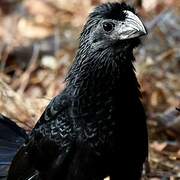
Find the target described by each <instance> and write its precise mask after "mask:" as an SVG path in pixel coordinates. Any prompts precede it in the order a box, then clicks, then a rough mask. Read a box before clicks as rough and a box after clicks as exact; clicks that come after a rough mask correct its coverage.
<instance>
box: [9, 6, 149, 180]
mask: <svg viewBox="0 0 180 180" xmlns="http://www.w3.org/2000/svg"><path fill="white" fill-rule="evenodd" d="M146 33H147V32H146V29H145V27H144V25H143V23H142V21H141V20H140V18H139V17H138V16H137V15H136V13H135V11H134V9H133V8H132V7H130V6H128V5H127V4H125V3H106V4H102V5H100V6H98V7H96V8H95V10H94V11H93V12H92V13H91V14H90V15H89V18H88V20H87V23H86V24H85V26H84V29H83V31H82V33H81V36H80V45H79V49H78V52H77V55H76V58H75V61H74V63H73V65H72V67H71V69H70V71H69V73H68V75H67V78H66V83H67V84H66V87H65V89H64V91H63V92H62V93H61V94H60V95H58V96H56V97H55V98H54V99H53V100H52V101H51V102H50V104H49V105H48V106H47V108H46V110H45V111H44V113H43V114H42V116H41V118H40V119H39V121H38V123H37V124H36V126H35V128H34V129H33V130H32V133H31V135H30V138H29V140H28V141H26V143H25V144H24V145H23V146H22V147H21V148H20V150H19V151H18V153H17V154H16V156H15V158H14V160H13V161H12V164H11V167H10V170H9V175H8V180H34V179H36V180H58V179H59V180H103V178H105V177H106V176H110V178H111V180H120V179H122V180H124V179H126V180H140V177H141V172H142V167H143V163H144V161H145V159H146V157H147V156H148V136H147V127H146V115H145V112H144V108H143V106H142V103H141V100H140V99H141V93H140V86H139V84H138V81H137V79H136V75H135V72H134V71H135V69H134V66H133V62H134V60H135V58H134V56H133V49H134V48H135V47H136V46H138V45H139V43H140V39H139V37H140V36H142V35H145V34H146Z"/></svg>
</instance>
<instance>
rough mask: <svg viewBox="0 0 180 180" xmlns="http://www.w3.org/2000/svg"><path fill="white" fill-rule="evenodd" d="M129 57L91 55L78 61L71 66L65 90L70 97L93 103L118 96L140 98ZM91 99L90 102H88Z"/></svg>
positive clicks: (131, 55) (127, 55)
mask: <svg viewBox="0 0 180 180" xmlns="http://www.w3.org/2000/svg"><path fill="white" fill-rule="evenodd" d="M133 60H134V56H133V54H132V53H129V54H128V53H127V54H123V53H122V54H121V53H120V54H118V55H116V56H115V55H114V54H113V53H112V52H109V53H107V54H102V53H101V54H97V55H96V54H93V55H90V56H89V57H85V56H84V57H79V59H78V60H77V61H76V62H75V63H74V65H73V66H72V68H71V70H70V73H69V77H68V86H67V88H68V87H69V88H72V90H70V91H69V92H70V93H71V96H73V97H77V98H78V97H81V99H83V101H86V102H87V101H88V103H92V104H93V103H94V101H96V102H97V101H101V102H100V103H103V102H102V101H103V100H104V99H106V100H107V99H108V98H113V97H114V96H116V93H114V92H117V94H119V95H120V94H122V95H123V96H126V95H127V96H129V97H131V96H135V97H139V96H140V92H139V84H138V82H137V79H136V75H135V72H134V67H133V63H132V62H133ZM90 97H91V98H90Z"/></svg>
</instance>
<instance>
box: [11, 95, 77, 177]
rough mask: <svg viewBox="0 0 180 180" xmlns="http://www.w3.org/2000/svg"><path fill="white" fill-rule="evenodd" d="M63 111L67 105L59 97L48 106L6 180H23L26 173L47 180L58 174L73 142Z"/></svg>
mask: <svg viewBox="0 0 180 180" xmlns="http://www.w3.org/2000/svg"><path fill="white" fill-rule="evenodd" d="M67 109H68V102H67V99H66V97H65V96H63V95H62V96H56V97H55V98H54V99H53V100H52V101H51V102H50V104H49V105H48V106H47V108H46V110H45V111H44V113H43V114H42V116H41V118H40V120H39V122H38V123H37V125H36V126H35V128H34V129H33V131H32V133H31V137H30V140H29V142H28V143H27V144H26V145H24V146H23V147H22V148H21V149H20V151H19V152H18V153H17V155H16V157H15V158H14V160H13V162H12V165H11V167H10V171H9V178H8V180H11V179H13V180H16V179H19V177H23V178H24V179H25V178H27V177H29V173H30V174H31V176H34V175H35V174H36V173H37V171H38V172H39V173H40V174H44V176H46V177H49V179H52V177H51V176H52V175H53V176H54V174H57V173H58V174H61V169H63V168H64V165H65V164H67V163H65V162H66V161H67V159H69V156H70V152H71V151H72V147H73V138H74V136H73V133H74V132H73V127H72V122H71V120H70V118H69V115H68V110H67ZM22 162H23V164H24V167H22V165H21V164H22ZM57 169H58V172H56V171H57ZM42 176H43V175H42Z"/></svg>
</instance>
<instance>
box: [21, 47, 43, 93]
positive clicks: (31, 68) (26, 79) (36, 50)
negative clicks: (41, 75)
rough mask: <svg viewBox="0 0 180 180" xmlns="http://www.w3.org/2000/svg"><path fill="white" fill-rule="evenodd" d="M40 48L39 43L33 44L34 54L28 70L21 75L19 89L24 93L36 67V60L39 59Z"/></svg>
mask: <svg viewBox="0 0 180 180" xmlns="http://www.w3.org/2000/svg"><path fill="white" fill-rule="evenodd" d="M39 49H40V48H39V45H38V44H35V45H34V46H33V54H32V57H31V59H30V62H29V66H28V68H27V70H26V71H25V72H24V73H23V74H22V76H21V80H20V87H19V89H18V93H21V94H22V93H23V92H24V90H25V89H26V87H27V85H28V83H29V79H30V76H31V74H32V72H33V71H34V69H35V67H36V61H37V59H38V56H39Z"/></svg>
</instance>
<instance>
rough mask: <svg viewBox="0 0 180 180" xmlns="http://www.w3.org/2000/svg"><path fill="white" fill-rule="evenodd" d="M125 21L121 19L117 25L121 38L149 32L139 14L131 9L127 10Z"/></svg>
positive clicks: (130, 37) (138, 35)
mask: <svg viewBox="0 0 180 180" xmlns="http://www.w3.org/2000/svg"><path fill="white" fill-rule="evenodd" d="M124 12H125V13H126V18H125V21H121V22H120V24H119V26H118V27H117V28H118V29H117V31H118V36H119V39H120V40H125V39H132V38H135V37H140V36H143V35H146V34H147V30H146V28H145V26H144V24H143V23H142V21H141V20H140V18H139V17H138V16H136V15H135V14H134V13H132V12H131V11H128V10H125V11H124Z"/></svg>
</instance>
